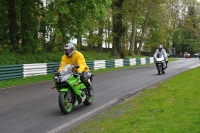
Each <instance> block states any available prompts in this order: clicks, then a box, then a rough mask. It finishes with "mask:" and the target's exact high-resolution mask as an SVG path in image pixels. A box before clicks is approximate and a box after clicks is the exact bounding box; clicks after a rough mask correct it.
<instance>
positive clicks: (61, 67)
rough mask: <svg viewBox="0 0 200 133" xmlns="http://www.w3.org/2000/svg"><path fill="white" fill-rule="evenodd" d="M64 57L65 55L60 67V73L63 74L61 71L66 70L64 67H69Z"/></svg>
mask: <svg viewBox="0 0 200 133" xmlns="http://www.w3.org/2000/svg"><path fill="white" fill-rule="evenodd" d="M64 56H65V55H63V56H62V58H61V61H60V67H59V69H58V72H61V71H62V70H63V69H64V67H65V66H66V65H67V62H66V60H65V59H64V58H65V57H64Z"/></svg>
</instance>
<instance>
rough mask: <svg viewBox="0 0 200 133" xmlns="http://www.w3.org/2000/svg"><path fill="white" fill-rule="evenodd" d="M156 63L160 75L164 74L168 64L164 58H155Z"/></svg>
mask: <svg viewBox="0 0 200 133" xmlns="http://www.w3.org/2000/svg"><path fill="white" fill-rule="evenodd" d="M154 63H155V64H156V68H157V70H158V74H159V75H160V74H164V73H165V69H166V62H165V59H164V57H163V56H162V57H160V58H154Z"/></svg>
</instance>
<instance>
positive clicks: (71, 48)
mask: <svg viewBox="0 0 200 133" xmlns="http://www.w3.org/2000/svg"><path fill="white" fill-rule="evenodd" d="M74 51H75V46H74V45H73V44H72V43H67V44H65V46H64V53H65V55H66V56H67V57H71V56H72V54H73V53H74Z"/></svg>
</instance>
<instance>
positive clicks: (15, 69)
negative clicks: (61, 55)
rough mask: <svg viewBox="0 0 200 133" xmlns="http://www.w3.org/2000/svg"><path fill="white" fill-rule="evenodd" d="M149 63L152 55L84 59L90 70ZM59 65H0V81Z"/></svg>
mask: <svg viewBox="0 0 200 133" xmlns="http://www.w3.org/2000/svg"><path fill="white" fill-rule="evenodd" d="M151 63H154V60H153V57H150V58H132V59H115V60H95V61H86V64H87V65H88V66H89V68H90V69H91V70H98V69H106V68H114V67H123V66H135V65H145V64H151ZM59 65H60V62H55V63H35V64H21V65H20V64H19V65H9V66H0V81H1V80H8V79H14V78H25V77H29V76H37V75H46V74H51V73H54V68H55V67H56V68H58V67H59Z"/></svg>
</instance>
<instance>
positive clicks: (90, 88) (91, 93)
mask: <svg viewBox="0 0 200 133" xmlns="http://www.w3.org/2000/svg"><path fill="white" fill-rule="evenodd" d="M87 91H88V96H93V91H92V86H91V85H90V86H87Z"/></svg>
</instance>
